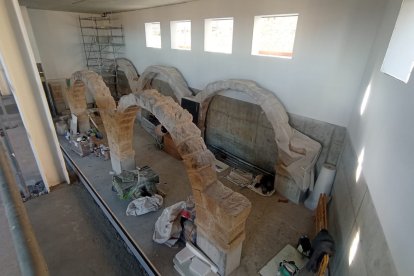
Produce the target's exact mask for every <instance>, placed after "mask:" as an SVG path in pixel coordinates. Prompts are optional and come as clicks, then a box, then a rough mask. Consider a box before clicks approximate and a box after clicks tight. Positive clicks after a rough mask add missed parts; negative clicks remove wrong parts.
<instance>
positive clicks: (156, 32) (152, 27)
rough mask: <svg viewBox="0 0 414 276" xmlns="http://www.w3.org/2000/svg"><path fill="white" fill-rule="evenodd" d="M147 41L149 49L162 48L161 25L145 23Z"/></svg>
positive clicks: (158, 23)
mask: <svg viewBox="0 0 414 276" xmlns="http://www.w3.org/2000/svg"><path fill="white" fill-rule="evenodd" d="M145 41H146V45H147V47H148V48H159V49H160V48H161V23H160V22H149V23H145Z"/></svg>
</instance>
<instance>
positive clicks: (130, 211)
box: [126, 195, 163, 216]
mask: <svg viewBox="0 0 414 276" xmlns="http://www.w3.org/2000/svg"><path fill="white" fill-rule="evenodd" d="M162 202H163V198H162V196H160V195H154V196H151V197H150V196H146V197H140V198H138V199H135V200H133V201H131V202H130V203H129V204H128V207H127V210H126V215H127V216H140V215H143V214H146V213H149V212H154V211H157V210H158V209H159V208H160V207H161V206H162Z"/></svg>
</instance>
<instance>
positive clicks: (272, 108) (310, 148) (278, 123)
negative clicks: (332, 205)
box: [195, 80, 321, 191]
mask: <svg viewBox="0 0 414 276" xmlns="http://www.w3.org/2000/svg"><path fill="white" fill-rule="evenodd" d="M225 90H234V91H239V92H242V93H246V94H248V95H249V96H250V97H251V98H252V99H254V100H255V102H256V103H257V104H258V105H260V106H261V108H262V109H263V111H264V113H265V114H266V117H267V119H268V120H269V122H270V123H271V124H272V126H273V129H274V132H275V140H276V144H277V147H278V163H277V165H276V173H277V174H279V173H280V174H282V173H283V175H287V176H288V177H290V178H292V179H293V181H294V182H295V183H296V185H297V186H298V187H299V189H301V190H302V191H306V190H307V189H308V188H310V189H312V188H313V184H314V167H315V164H316V161H317V159H318V156H319V153H320V151H321V145H320V144H319V143H318V142H316V141H314V140H313V139H311V138H309V137H308V136H306V135H304V134H302V133H301V132H299V131H297V130H296V129H294V128H292V127H291V126H290V125H289V117H288V114H287V113H286V110H285V108H284V107H283V105H282V103H281V102H280V101H279V100H278V99H277V97H276V96H275V94H274V93H272V92H271V91H269V90H266V89H264V88H262V87H260V86H259V85H258V84H257V83H256V82H253V81H249V80H223V81H217V82H213V83H210V84H209V85H207V86H206V88H205V89H204V90H203V91H201V92H200V93H198V94H197V95H196V96H195V99H196V100H197V101H198V102H199V103H200V104H201V108H200V109H201V112H200V115H199V120H198V122H199V128H200V129H202V130H203V129H204V128H205V119H206V115H207V110H208V105H209V103H210V101H211V99H212V98H213V97H214V96H215V95H217V94H218V93H219V92H221V91H225Z"/></svg>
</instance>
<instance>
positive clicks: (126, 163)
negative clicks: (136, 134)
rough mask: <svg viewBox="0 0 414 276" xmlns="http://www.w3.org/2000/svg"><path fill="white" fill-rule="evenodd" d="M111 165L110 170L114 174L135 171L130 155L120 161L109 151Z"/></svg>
mask: <svg viewBox="0 0 414 276" xmlns="http://www.w3.org/2000/svg"><path fill="white" fill-rule="evenodd" d="M111 165H112V170H113V171H114V172H115V173H116V174H119V173H121V172H122V171H123V170H135V169H136V164H135V156H134V155H132V156H129V157H125V158H122V159H121V158H119V157H118V156H117V155H116V154H113V153H112V151H111Z"/></svg>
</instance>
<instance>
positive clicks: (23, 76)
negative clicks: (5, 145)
mask: <svg viewBox="0 0 414 276" xmlns="http://www.w3.org/2000/svg"><path fill="white" fill-rule="evenodd" d="M0 34H1V39H0V62H1V63H2V65H3V67H4V69H5V71H6V74H7V79H8V82H9V85H10V88H11V91H12V93H13V96H14V98H15V101H16V103H17V106H18V108H19V111H20V115H21V117H22V120H23V124H24V126H25V128H26V132H27V135H28V138H29V141H30V145H31V147H32V149H33V153H34V156H35V158H36V161H37V165H38V167H39V171H40V173H41V175H42V179H43V181H44V183H45V185H46V187H47V189H50V187H52V186H54V185H57V184H59V183H61V182H64V181H66V182H69V176H68V173H67V171H66V167H65V162H64V159H63V155H62V152H61V150H60V147H59V144H58V140H57V136H56V132H55V129H54V125H53V121H52V118H51V115H50V113H49V108H48V105H47V101H46V97H45V94H44V91H43V87H42V84H41V80H40V77H39V74H38V71H37V68H36V63H35V58H34V55H33V51H32V49H31V46H30V42H29V37H28V35H27V31H26V28H25V25H24V21H23V17H22V14H21V11H20V7H19V4H18V2H17V0H0Z"/></svg>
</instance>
